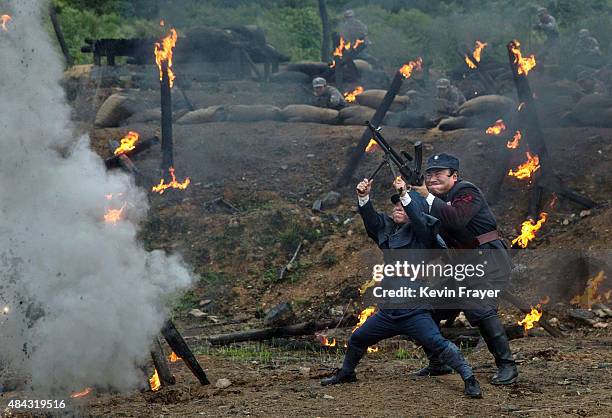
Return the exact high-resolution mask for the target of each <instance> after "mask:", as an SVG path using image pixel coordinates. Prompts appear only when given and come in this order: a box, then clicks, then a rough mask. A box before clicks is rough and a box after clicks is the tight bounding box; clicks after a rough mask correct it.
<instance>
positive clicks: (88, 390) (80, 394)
mask: <svg viewBox="0 0 612 418" xmlns="http://www.w3.org/2000/svg"><path fill="white" fill-rule="evenodd" d="M92 390H93V388H85V389H83V390H82V391H80V392H75V393H73V394H72V395H70V397H71V398H82V397H84V396H87V395H89V394H90V393H91V391H92Z"/></svg>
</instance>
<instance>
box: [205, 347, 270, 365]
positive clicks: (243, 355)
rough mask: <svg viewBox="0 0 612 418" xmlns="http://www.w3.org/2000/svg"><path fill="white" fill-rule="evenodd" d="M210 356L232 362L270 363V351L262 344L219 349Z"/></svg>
mask: <svg viewBox="0 0 612 418" xmlns="http://www.w3.org/2000/svg"><path fill="white" fill-rule="evenodd" d="M210 354H212V355H216V356H220V357H225V358H229V359H230V360H232V361H240V362H251V361H257V362H258V363H271V362H272V351H270V350H269V348H268V347H267V346H265V345H263V344H253V345H247V346H241V347H220V348H219V349H216V350H214V351H211V353H210Z"/></svg>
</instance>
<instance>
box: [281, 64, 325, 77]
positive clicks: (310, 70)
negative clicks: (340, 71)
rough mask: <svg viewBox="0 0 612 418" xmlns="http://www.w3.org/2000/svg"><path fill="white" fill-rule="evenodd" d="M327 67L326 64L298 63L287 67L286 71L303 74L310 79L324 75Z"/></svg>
mask: <svg viewBox="0 0 612 418" xmlns="http://www.w3.org/2000/svg"><path fill="white" fill-rule="evenodd" d="M328 68H329V66H328V65H327V63H326V62H318V61H300V62H295V63H292V64H289V65H287V68H286V71H296V72H298V73H304V74H306V75H307V76H308V77H310V78H311V79H313V78H315V77H317V76H319V75H321V74H323V73H325V72H326V71H327V69H328Z"/></svg>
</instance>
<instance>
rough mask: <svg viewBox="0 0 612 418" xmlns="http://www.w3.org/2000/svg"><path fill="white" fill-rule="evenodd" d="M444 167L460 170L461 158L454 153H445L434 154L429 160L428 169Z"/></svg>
mask: <svg viewBox="0 0 612 418" xmlns="http://www.w3.org/2000/svg"><path fill="white" fill-rule="evenodd" d="M443 168H449V169H451V170H455V171H459V160H458V159H457V157H455V156H454V155H450V154H445V153H442V154H435V155H432V156H431V157H429V159H428V160H427V168H426V171H429V170H433V169H443Z"/></svg>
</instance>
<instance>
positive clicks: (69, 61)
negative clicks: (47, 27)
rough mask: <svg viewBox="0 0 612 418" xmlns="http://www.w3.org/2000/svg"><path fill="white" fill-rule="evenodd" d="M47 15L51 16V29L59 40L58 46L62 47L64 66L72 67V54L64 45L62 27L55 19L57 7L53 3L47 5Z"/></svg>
mask: <svg viewBox="0 0 612 418" xmlns="http://www.w3.org/2000/svg"><path fill="white" fill-rule="evenodd" d="M49 17H50V18H51V24H52V25H53V30H54V31H55V36H56V37H57V41H58V42H59V45H60V48H61V49H62V54H64V58H65V59H66V66H68V67H72V65H73V64H74V60H73V59H72V55H70V51H69V50H68V46H67V45H66V40H65V39H64V33H63V32H62V27H61V26H60V24H59V21H58V20H57V9H56V8H55V5H53V4H50V5H49Z"/></svg>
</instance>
